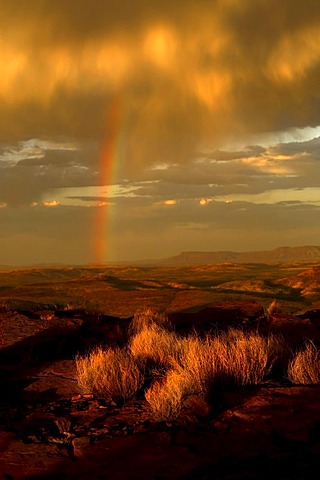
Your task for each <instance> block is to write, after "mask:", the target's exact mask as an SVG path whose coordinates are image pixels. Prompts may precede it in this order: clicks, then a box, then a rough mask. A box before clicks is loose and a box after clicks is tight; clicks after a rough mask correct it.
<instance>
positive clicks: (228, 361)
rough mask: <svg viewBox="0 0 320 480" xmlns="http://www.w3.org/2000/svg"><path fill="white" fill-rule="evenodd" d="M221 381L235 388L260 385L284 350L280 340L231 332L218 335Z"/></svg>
mask: <svg viewBox="0 0 320 480" xmlns="http://www.w3.org/2000/svg"><path fill="white" fill-rule="evenodd" d="M218 340H219V343H220V349H218V355H219V361H220V364H221V380H222V382H225V383H231V384H234V385H239V386H244V385H258V384H259V383H262V382H263V381H264V380H265V379H266V377H267V376H268V375H269V374H270V373H271V371H272V368H273V366H274V364H275V362H276V360H277V355H279V352H280V351H281V348H282V343H281V341H280V339H278V338H277V337H276V336H274V335H271V336H269V337H263V336H261V335H259V334H258V333H256V332H250V333H246V332H243V331H242V330H237V329H230V330H229V331H228V332H226V333H223V334H221V335H220V336H219V339H218Z"/></svg>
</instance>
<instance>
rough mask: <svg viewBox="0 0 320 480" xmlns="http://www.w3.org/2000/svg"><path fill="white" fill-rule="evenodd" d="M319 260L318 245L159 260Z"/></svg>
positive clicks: (182, 262)
mask: <svg viewBox="0 0 320 480" xmlns="http://www.w3.org/2000/svg"><path fill="white" fill-rule="evenodd" d="M313 261H314V262H317V261H320V246H301V247H278V248H275V249H274V250H261V251H257V252H232V251H220V252H182V253H180V254H179V255H176V256H174V257H170V258H166V259H164V260H162V261H161V264H162V265H206V264H210V263H211V264H212V263H225V262H227V263H230V262H231V263H279V262H281V263H282V262H313Z"/></svg>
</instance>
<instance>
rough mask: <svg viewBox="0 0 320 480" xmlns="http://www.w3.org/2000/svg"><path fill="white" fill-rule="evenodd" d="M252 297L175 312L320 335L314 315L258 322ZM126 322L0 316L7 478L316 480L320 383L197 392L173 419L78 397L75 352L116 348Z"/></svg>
mask: <svg viewBox="0 0 320 480" xmlns="http://www.w3.org/2000/svg"><path fill="white" fill-rule="evenodd" d="M263 313H264V312H263V309H262V307H261V306H260V305H258V304H257V303H255V302H246V303H243V302H242V303H239V302H235V303H228V304H223V305H209V306H207V307H206V308H205V309H202V310H200V311H199V312H197V313H174V314H171V320H172V322H173V323H174V325H175V327H176V330H177V331H178V332H181V333H185V332H187V331H191V330H192V329H194V328H196V329H199V330H204V329H205V330H212V329H217V328H218V329H219V328H226V327H227V326H229V325H242V326H243V328H253V329H258V330H260V331H261V332H265V333H266V332H269V331H273V332H276V333H282V334H284V335H285V336H286V337H287V338H288V340H289V341H290V343H291V345H292V346H294V347H295V346H298V344H299V343H301V342H303V340H304V338H312V339H313V340H314V341H316V342H319V340H320V311H319V310H313V311H309V312H306V313H305V314H301V315H300V316H293V315H287V314H282V313H281V312H277V314H275V315H274V316H273V317H271V318H269V319H268V320H266V318H265V317H264V315H263ZM129 321H130V318H128V319H123V318H122V319H119V318H116V317H107V316H103V315H98V314H96V315H95V314H92V313H91V314H89V313H86V312H84V311H80V310H79V311H75V310H73V311H72V310H71V311H48V310H44V311H26V312H22V311H8V310H7V309H5V308H3V309H2V310H1V311H0V339H1V340H0V341H1V345H0V346H1V350H0V361H1V366H0V375H1V393H0V409H1V410H0V474H1V476H2V477H0V478H3V479H7V480H8V479H15V480H16V479H37V478H39V479H67V478H68V479H69V478H71V479H79V478H81V479H89V478H90V479H100V478H101V479H119V480H120V479H121V480H126V479H142V480H143V479H145V480H161V479H163V480H167V479H168V480H169V479H181V480H182V479H183V480H187V479H190V480H191V479H198V480H200V479H201V480H208V479H237V478H242V479H250V478H265V479H271V478H281V479H305V478H315V476H314V474H313V469H314V468H315V469H316V471H317V470H318V465H319V460H320V387H302V386H290V385H289V384H285V383H284V384H273V385H272V384H265V385H262V386H259V387H256V388H248V389H242V390H237V391H229V392H224V393H223V394H222V395H219V396H217V398H216V399H214V401H213V403H212V405H208V404H206V403H205V402H204V401H202V400H200V399H198V398H197V397H193V398H191V399H190V401H189V403H188V405H186V408H185V411H184V412H183V414H182V415H181V419H180V421H179V422H178V423H177V424H175V425H172V424H169V423H158V424H157V423H154V422H153V421H152V418H151V417H150V415H149V413H148V410H147V408H146V404H145V403H144V401H143V399H142V398H141V399H138V400H134V401H130V402H128V403H126V404H125V405H121V402H120V401H119V402H118V403H115V402H110V401H107V400H105V399H99V398H94V397H92V396H90V395H81V393H80V392H79V390H78V386H77V383H76V381H75V362H74V357H75V355H76V354H77V353H84V352H86V351H87V350H88V349H90V348H91V347H93V346H94V345H97V344H101V343H107V344H110V345H114V344H120V345H122V344H123V343H124V342H125V341H126V331H127V326H128V324H129Z"/></svg>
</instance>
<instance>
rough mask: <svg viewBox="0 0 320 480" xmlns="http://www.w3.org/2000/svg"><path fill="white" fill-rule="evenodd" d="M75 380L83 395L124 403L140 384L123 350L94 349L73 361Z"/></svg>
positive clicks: (137, 372) (139, 375) (140, 378)
mask: <svg viewBox="0 0 320 480" xmlns="http://www.w3.org/2000/svg"><path fill="white" fill-rule="evenodd" d="M76 368H77V380H78V384H79V386H80V388H81V390H82V391H83V392H84V393H92V394H95V395H97V396H99V397H101V396H106V397H111V398H113V399H118V398H119V397H120V398H122V399H123V400H128V399H129V398H132V397H134V396H135V394H136V393H137V391H138V390H139V388H140V387H141V386H142V384H143V375H142V373H141V371H140V369H139V368H138V366H137V364H136V362H135V360H134V358H133V356H132V354H131V353H130V351H129V350H128V349H126V348H124V349H120V348H107V349H103V348H101V347H98V348H96V349H94V350H93V351H91V352H90V353H89V354H88V355H86V356H84V357H81V356H78V357H77V358H76Z"/></svg>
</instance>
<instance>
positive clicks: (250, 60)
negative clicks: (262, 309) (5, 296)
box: [0, 0, 320, 264]
mask: <svg viewBox="0 0 320 480" xmlns="http://www.w3.org/2000/svg"><path fill="white" fill-rule="evenodd" d="M0 22H1V33H0V51H1V55H0V104H1V108H0V122H1V129H0V232H1V233H0V264H2V263H3V264H5V263H10V264H27V263H43V262H46V261H48V262H65V263H86V262H93V261H95V258H94V252H93V248H92V244H93V243H96V244H100V245H102V246H103V245H105V248H101V251H103V250H105V253H104V254H101V255H100V256H101V257H102V259H103V257H104V260H105V261H107V260H121V259H131V258H132V259H138V258H145V257H159V256H168V255H171V254H175V253H178V252H179V251H180V250H221V249H225V248H227V249H231V250H252V249H254V250H259V249H262V248H263V249H264V248H273V247H276V246H279V245H284V244H285V245H301V244H318V243H319V241H318V238H319V233H320V232H319V227H318V225H319V224H320V223H319V202H320V189H319V187H320V186H319V181H320V180H319V179H320V175H319V169H320V168H319V162H320V159H319V152H320V141H319V136H320V128H319V127H320V94H319V87H318V84H319V78H320V75H319V74H320V3H319V2H318V1H316V0H306V1H304V2H302V1H301V0H282V1H281V2H279V1H278V0H259V1H257V2H253V1H252V0H211V1H209V0H198V1H197V2H194V1H191V0H184V1H182V0H175V1H174V2H172V1H170V2H169V1H167V0H163V1H162V2H150V1H147V0H130V1H129V0H127V1H123V0H119V1H118V2H114V1H111V0H106V1H104V2H101V1H98V0H77V1H76V0H64V1H63V2H51V1H49V0H33V1H32V2H26V1H24V0H10V2H9V1H7V0H0ZM116 98H120V99H121V112H120V113H121V115H120V121H119V123H118V124H117V125H113V126H112V125H111V126H110V125H109V124H108V122H107V121H106V119H107V118H108V115H109V114H108V112H110V108H111V106H112V104H113V103H114V102H115V99H116ZM113 129H115V131H113ZM108 138H112V139H113V140H112V141H114V143H115V144H116V143H117V142H118V143H117V149H114V150H113V155H112V156H111V157H112V158H111V157H110V158H109V165H108V166H107V167H106V166H103V165H102V164H101V158H102V157H101V155H102V152H103V150H104V149H105V148H106V142H107V140H106V139H108ZM103 168H108V169H109V170H110V172H112V174H110V175H108V176H106V175H103V172H102V169H103ZM105 204H108V205H111V206H110V207H108V211H109V213H108V215H110V219H109V220H108V219H104V222H102V221H100V224H101V225H102V224H103V223H104V227H103V228H102V227H101V229H100V230H98V231H99V232H100V233H97V230H96V229H95V227H94V225H95V223H96V219H97V218H98V217H99V215H98V214H97V209H98V208H101V205H102V206H103V205H105ZM99 205H100V207H99ZM92 236H99V239H98V240H97V239H96V238H94V240H95V242H93V241H92ZM100 237H101V239H100ZM22 245H23V246H24V248H22Z"/></svg>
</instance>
